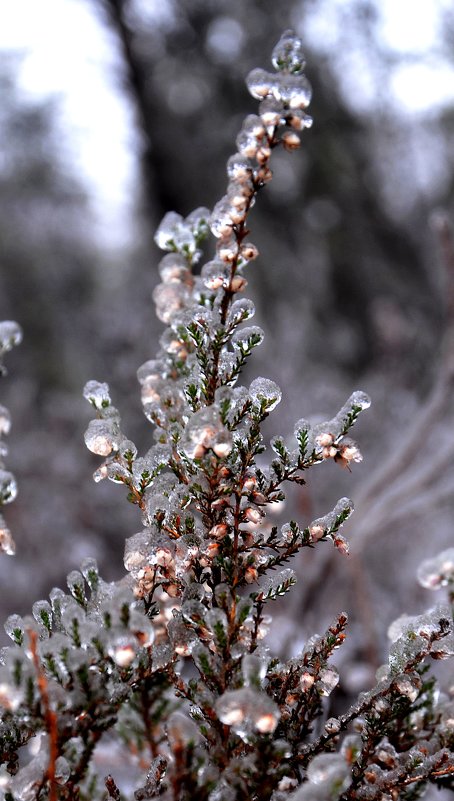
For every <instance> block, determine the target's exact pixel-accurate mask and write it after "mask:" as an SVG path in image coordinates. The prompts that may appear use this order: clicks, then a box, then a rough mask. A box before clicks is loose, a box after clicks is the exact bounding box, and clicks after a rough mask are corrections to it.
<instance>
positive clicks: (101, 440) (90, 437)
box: [84, 419, 119, 456]
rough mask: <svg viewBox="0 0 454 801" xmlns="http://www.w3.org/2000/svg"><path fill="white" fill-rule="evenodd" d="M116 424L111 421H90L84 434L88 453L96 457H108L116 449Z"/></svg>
mask: <svg viewBox="0 0 454 801" xmlns="http://www.w3.org/2000/svg"><path fill="white" fill-rule="evenodd" d="M118 434H119V432H118V424H117V423H116V422H115V421H113V420H104V419H103V420H91V421H90V423H89V424H88V428H87V430H86V432H85V434H84V440H85V444H86V446H87V448H88V450H89V451H91V452H92V453H96V454H97V455H98V456H109V454H110V453H112V451H114V450H116V449H117V448H118V444H119V443H118Z"/></svg>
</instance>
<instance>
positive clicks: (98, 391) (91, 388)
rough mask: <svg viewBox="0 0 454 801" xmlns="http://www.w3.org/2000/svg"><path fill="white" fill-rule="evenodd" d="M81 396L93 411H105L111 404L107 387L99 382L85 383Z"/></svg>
mask: <svg viewBox="0 0 454 801" xmlns="http://www.w3.org/2000/svg"><path fill="white" fill-rule="evenodd" d="M83 396H84V398H85V399H86V400H87V401H88V402H89V403H91V404H92V405H93V406H94V407H95V409H99V410H101V409H106V408H107V406H110V403H111V400H110V394H109V385H108V384H103V383H100V382H99V381H87V383H86V384H85V386H84V391H83Z"/></svg>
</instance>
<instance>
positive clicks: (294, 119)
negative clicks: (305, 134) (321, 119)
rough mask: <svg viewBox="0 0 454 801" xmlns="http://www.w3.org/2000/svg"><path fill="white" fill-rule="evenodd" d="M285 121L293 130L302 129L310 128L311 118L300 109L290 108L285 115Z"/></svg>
mask: <svg viewBox="0 0 454 801" xmlns="http://www.w3.org/2000/svg"><path fill="white" fill-rule="evenodd" d="M286 119H287V123H288V124H289V125H290V126H291V128H293V130H294V131H303V130H304V128H311V127H312V123H313V119H312V117H311V116H310V115H309V114H306V113H305V112H304V111H301V109H291V110H290V111H289V112H288V113H287V115H286Z"/></svg>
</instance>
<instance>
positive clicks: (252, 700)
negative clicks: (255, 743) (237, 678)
mask: <svg viewBox="0 0 454 801" xmlns="http://www.w3.org/2000/svg"><path fill="white" fill-rule="evenodd" d="M216 714H217V716H218V718H219V720H220V721H221V722H222V723H225V724H226V725H227V726H231V727H232V729H233V731H234V732H236V734H238V735H239V736H240V737H242V738H243V739H247V736H248V734H250V733H253V732H254V731H256V732H259V733H260V734H272V733H273V732H274V730H275V729H276V726H277V724H278V722H279V717H280V713H279V708H278V706H277V704H276V703H275V702H274V701H273V700H272V699H271V698H270V697H269V696H268V695H266V694H265V693H264V692H257V691H256V690H253V689H252V688H250V687H243V688H241V689H240V690H228V691H227V692H226V693H224V694H223V695H221V697H220V698H218V700H217V701H216Z"/></svg>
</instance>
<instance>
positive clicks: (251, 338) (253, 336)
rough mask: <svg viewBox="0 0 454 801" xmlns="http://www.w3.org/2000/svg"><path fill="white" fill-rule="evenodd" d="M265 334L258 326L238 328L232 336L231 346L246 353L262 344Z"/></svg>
mask: <svg viewBox="0 0 454 801" xmlns="http://www.w3.org/2000/svg"><path fill="white" fill-rule="evenodd" d="M264 336H265V332H264V331H263V329H262V328H260V327H259V326H258V325H250V326H248V327H246V328H240V329H239V330H237V331H235V333H234V334H233V336H232V346H233V347H234V348H235V349H237V350H241V351H243V352H244V351H248V350H250V349H251V347H257V345H260V344H261V343H262V342H263V339H264Z"/></svg>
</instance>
